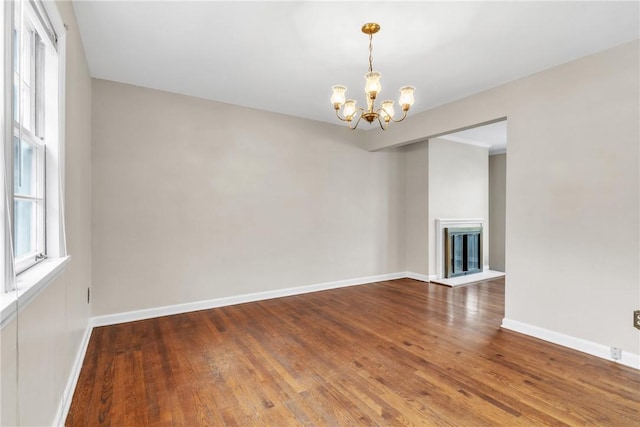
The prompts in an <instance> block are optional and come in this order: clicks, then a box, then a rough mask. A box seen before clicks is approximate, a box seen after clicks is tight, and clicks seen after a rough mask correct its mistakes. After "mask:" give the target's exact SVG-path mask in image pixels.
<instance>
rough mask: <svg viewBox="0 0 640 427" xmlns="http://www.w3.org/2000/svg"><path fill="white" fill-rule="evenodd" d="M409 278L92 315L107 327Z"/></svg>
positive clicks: (400, 275) (355, 281) (380, 277)
mask: <svg viewBox="0 0 640 427" xmlns="http://www.w3.org/2000/svg"><path fill="white" fill-rule="evenodd" d="M404 277H407V275H406V273H404V272H401V273H391V274H382V275H378V276H369V277H361V278H358V279H347V280H338V281H336V282H326V283H318V284H315V285H307V286H298V287H295V288H285V289H277V290H273V291H264V292H255V293H251V294H244V295H236V296H231V297H223V298H215V299H210V300H204V301H194V302H189V303H184V304H175V305H167V306H164V307H154V308H147V309H143V310H135V311H128V312H124V313H115V314H107V315H104V316H96V317H93V318H91V325H92V326H93V327H96V326H107V325H115V324H118V323H125V322H134V321H136V320H145V319H152V318H154V317H161V316H170V315H172V314H181V313H188V312H191V311H198V310H207V309H209V308H216V307H225V306H229V305H235V304H243V303H247V302H255V301H262V300H267V299H272V298H281V297H288V296H293V295H301V294H307V293H310V292H318V291H325V290H329V289H337V288H344V287H347V286H356V285H365V284H367V283H375V282H382V281H385V280H395V279H402V278H404Z"/></svg>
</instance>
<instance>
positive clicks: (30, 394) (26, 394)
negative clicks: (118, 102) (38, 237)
mask: <svg viewBox="0 0 640 427" xmlns="http://www.w3.org/2000/svg"><path fill="white" fill-rule="evenodd" d="M57 5H58V9H59V11H60V15H61V17H62V19H63V21H64V22H65V23H66V24H68V25H69V30H68V31H67V33H66V38H67V44H66V47H67V51H66V55H67V56H66V72H67V77H66V113H65V114H66V123H65V131H66V141H65V142H66V146H65V164H66V175H65V181H66V188H65V199H66V205H65V208H66V209H65V220H66V233H67V251H68V253H69V255H71V257H72V258H71V262H70V263H69V264H68V267H67V269H66V271H65V272H64V273H63V274H62V275H60V276H59V277H58V278H57V279H56V280H55V281H54V282H53V283H51V284H50V285H49V286H48V287H47V288H46V289H45V290H44V291H43V292H42V293H41V294H39V295H38V296H37V297H36V298H35V299H34V300H33V301H32V302H31V303H30V304H29V305H27V306H26V307H25V308H24V310H22V311H20V313H19V319H18V320H13V321H12V322H10V323H9V324H8V325H7V326H5V328H3V329H2V334H1V335H2V336H1V337H0V338H1V340H2V354H1V357H2V366H1V369H2V404H1V408H0V410H1V419H0V424H2V425H16V424H17V423H18V420H19V423H20V425H52V424H53V423H54V422H55V417H56V413H57V412H58V410H59V409H60V407H61V403H64V402H62V399H63V395H64V391H65V387H66V385H67V380H68V378H69V376H70V374H71V367H72V365H73V363H74V360H75V358H76V355H77V353H78V350H79V349H80V345H81V340H82V337H83V334H84V332H85V329H86V327H87V325H88V320H89V316H90V307H89V305H88V304H87V300H86V295H87V287H88V286H90V284H91V139H90V138H91V117H90V114H91V78H90V77H89V72H88V68H87V64H86V60H85V57H84V50H83V47H82V42H81V40H80V35H79V33H78V29H77V24H76V20H75V15H74V12H73V8H72V5H71V3H70V2H66V1H60V2H58V3H57ZM18 369H19V371H17V370H18ZM16 379H17V381H18V382H16ZM69 397H70V396H69Z"/></svg>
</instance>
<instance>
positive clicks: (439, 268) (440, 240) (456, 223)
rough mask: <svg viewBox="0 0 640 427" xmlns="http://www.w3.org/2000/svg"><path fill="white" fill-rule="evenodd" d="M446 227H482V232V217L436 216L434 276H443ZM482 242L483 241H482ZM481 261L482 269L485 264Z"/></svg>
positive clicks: (484, 267)
mask: <svg viewBox="0 0 640 427" xmlns="http://www.w3.org/2000/svg"><path fill="white" fill-rule="evenodd" d="M447 227H482V232H483V234H484V232H485V228H484V218H436V277H437V279H443V278H444V229H445V228H447ZM483 244H484V243H483ZM481 262H483V270H486V266H485V265H484V260H481Z"/></svg>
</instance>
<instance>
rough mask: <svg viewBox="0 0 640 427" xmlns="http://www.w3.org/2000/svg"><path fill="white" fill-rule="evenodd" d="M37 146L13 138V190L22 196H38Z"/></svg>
mask: <svg viewBox="0 0 640 427" xmlns="http://www.w3.org/2000/svg"><path fill="white" fill-rule="evenodd" d="M36 150H37V149H36V147H34V146H32V145H30V144H27V143H26V142H24V141H23V142H22V143H20V140H19V139H18V138H17V137H14V138H13V179H14V181H13V191H14V192H15V194H17V195H20V196H34V197H35V196H36V194H37V193H36V186H37V180H36V179H37V175H36V174H37V167H36V160H37V159H36Z"/></svg>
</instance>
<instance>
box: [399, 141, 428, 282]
mask: <svg viewBox="0 0 640 427" xmlns="http://www.w3.org/2000/svg"><path fill="white" fill-rule="evenodd" d="M402 148H403V151H404V156H405V179H406V184H405V185H406V191H407V196H406V227H407V230H411V232H410V233H407V234H406V243H407V244H406V247H405V251H406V255H405V256H406V260H407V265H406V270H407V271H410V272H412V273H418V274H422V275H425V276H428V275H429V149H428V148H429V146H428V142H427V141H422V142H417V143H415V144H410V145H407V146H405V147H402Z"/></svg>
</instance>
